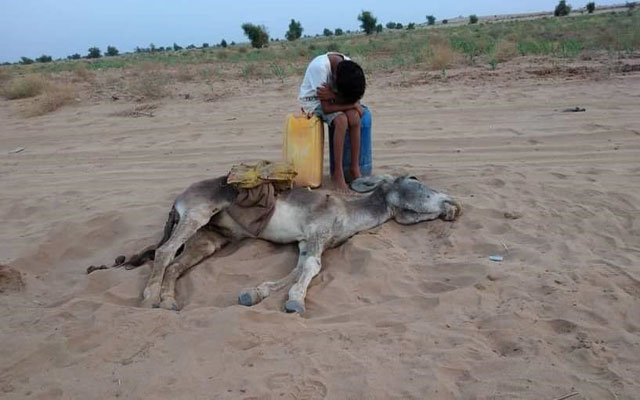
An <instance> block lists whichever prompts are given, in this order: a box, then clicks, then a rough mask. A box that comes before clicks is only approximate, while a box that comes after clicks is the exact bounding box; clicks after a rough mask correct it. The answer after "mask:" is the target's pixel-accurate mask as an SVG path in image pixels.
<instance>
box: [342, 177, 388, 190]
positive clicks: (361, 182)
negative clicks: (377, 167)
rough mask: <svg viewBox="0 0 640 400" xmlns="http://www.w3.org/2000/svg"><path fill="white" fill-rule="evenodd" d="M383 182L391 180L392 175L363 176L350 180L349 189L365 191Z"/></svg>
mask: <svg viewBox="0 0 640 400" xmlns="http://www.w3.org/2000/svg"><path fill="white" fill-rule="evenodd" d="M384 182H393V177H392V176H391V175H376V176H363V177H362V178H358V179H356V180H354V181H353V182H351V189H352V190H354V191H356V192H358V193H367V192H371V191H373V190H374V189H375V188H377V187H378V186H380V185H382V184H383V183H384Z"/></svg>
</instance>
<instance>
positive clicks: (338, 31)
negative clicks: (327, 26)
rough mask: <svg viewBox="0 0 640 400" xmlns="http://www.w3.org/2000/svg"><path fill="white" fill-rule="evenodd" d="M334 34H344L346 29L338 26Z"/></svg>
mask: <svg viewBox="0 0 640 400" xmlns="http://www.w3.org/2000/svg"><path fill="white" fill-rule="evenodd" d="M334 34H335V35H336V36H342V35H344V31H343V30H342V29H340V28H336V30H335V32H334Z"/></svg>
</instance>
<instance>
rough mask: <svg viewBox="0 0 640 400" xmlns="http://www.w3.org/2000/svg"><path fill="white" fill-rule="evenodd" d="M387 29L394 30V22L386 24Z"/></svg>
mask: <svg viewBox="0 0 640 400" xmlns="http://www.w3.org/2000/svg"><path fill="white" fill-rule="evenodd" d="M387 29H396V23H395V22H387Z"/></svg>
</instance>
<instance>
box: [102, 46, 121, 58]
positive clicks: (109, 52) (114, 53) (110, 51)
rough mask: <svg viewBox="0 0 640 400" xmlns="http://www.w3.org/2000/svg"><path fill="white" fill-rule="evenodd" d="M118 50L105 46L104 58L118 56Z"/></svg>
mask: <svg viewBox="0 0 640 400" xmlns="http://www.w3.org/2000/svg"><path fill="white" fill-rule="evenodd" d="M118 53H119V52H118V49H116V48H115V46H107V52H106V53H104V55H105V56H109V57H113V56H117V55H118Z"/></svg>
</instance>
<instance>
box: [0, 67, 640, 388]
mask: <svg viewBox="0 0 640 400" xmlns="http://www.w3.org/2000/svg"><path fill="white" fill-rule="evenodd" d="M636 61H637V60H636ZM531 65H532V64H527V63H524V64H523V65H520V66H516V68H520V69H519V70H516V71H515V72H514V71H511V72H509V71H506V70H505V71H502V70H498V71H493V72H492V71H487V70H483V69H479V68H476V69H475V70H474V71H475V72H474V71H471V72H468V71H467V72H465V71H461V72H459V73H455V72H452V73H451V74H450V78H449V80H447V81H445V82H443V81H441V80H438V79H437V78H435V77H434V75H433V74H431V75H425V74H424V73H420V72H413V73H399V72H398V73H393V74H390V75H380V76H376V77H374V79H373V80H372V83H371V85H370V88H369V90H368V93H367V96H366V102H367V103H368V104H369V105H370V106H371V108H372V110H373V113H374V114H373V118H374V119H373V126H374V138H375V140H374V162H375V171H376V172H378V173H411V174H415V175H417V176H419V177H420V178H421V179H422V180H424V181H425V182H427V183H428V184H430V185H431V186H432V187H434V188H437V189H439V190H441V191H444V192H446V193H449V194H452V195H455V196H458V197H459V198H460V199H461V200H462V201H463V202H464V204H465V214H464V215H463V216H462V217H461V219H459V220H458V221H456V222H454V223H448V222H443V221H434V222H430V223H423V224H419V225H414V226H401V225H398V224H397V223H395V222H389V223H387V224H385V225H383V226H381V227H379V228H377V229H374V230H373V231H369V232H364V233H361V234H359V235H357V236H355V237H354V238H352V239H351V240H350V241H349V242H348V243H346V244H345V245H343V246H341V247H339V248H337V249H334V250H330V251H327V252H326V253H325V255H324V257H323V265H324V268H323V270H322V272H321V273H320V274H319V275H318V276H317V277H316V279H315V280H314V281H313V282H312V284H311V287H310V289H309V292H308V296H307V314H306V316H305V317H304V318H301V317H299V316H296V315H288V314H285V313H283V312H282V306H283V301H284V299H285V295H286V291H283V292H282V293H279V294H277V295H274V296H272V297H271V298H269V299H267V300H265V301H264V302H263V303H261V304H259V305H257V306H255V307H253V308H246V307H242V306H239V305H236V296H237V294H238V292H239V290H240V289H241V288H243V287H246V286H253V285H256V284H258V283H260V282H262V281H265V280H268V279H273V278H278V277H280V276H283V275H285V274H286V272H287V271H288V270H289V269H290V268H292V267H293V265H294V264H295V260H296V257H297V256H296V248H295V247H294V246H293V245H289V246H276V245H272V244H270V243H266V242H261V241H253V240H247V241H245V242H243V243H241V244H240V245H234V246H231V247H227V248H225V249H224V250H223V251H221V252H220V253H219V254H216V255H215V256H214V257H212V258H210V259H208V260H206V261H204V262H203V263H202V264H200V265H199V266H198V267H197V268H195V269H193V270H192V271H191V272H189V273H188V274H186V275H185V276H184V277H183V278H182V279H181V280H180V281H179V284H178V293H179V295H178V301H179V303H180V304H181V305H182V306H183V309H182V311H180V312H170V311H165V310H157V309H143V308H140V307H138V304H139V296H140V293H141V290H142V287H143V285H144V282H145V279H146V277H147V275H148V273H149V267H148V266H146V267H142V268H139V269H137V270H134V271H125V270H120V269H114V270H107V271H98V272H95V273H94V274H91V275H89V276H88V275H86V274H85V268H86V267H87V266H89V265H91V264H96V265H99V264H109V263H110V262H112V260H113V258H114V257H115V256H117V255H119V254H130V253H131V252H133V251H135V250H138V249H140V248H142V247H143V246H145V245H147V244H150V243H152V242H154V241H156V240H157V239H158V238H159V237H160V236H161V229H162V226H163V224H164V221H165V218H166V214H167V212H168V210H169V207H170V205H171V202H172V200H173V198H174V196H175V195H176V194H177V193H179V192H180V191H181V190H182V189H184V188H185V187H186V186H187V185H188V184H190V183H191V182H194V181H196V180H199V179H202V178H207V177H214V176H218V175H221V174H223V173H225V172H226V171H227V169H228V168H229V167H230V166H231V165H232V164H233V163H237V162H239V161H250V160H255V159H260V158H265V159H274V160H275V159H278V158H279V157H280V145H281V137H282V128H283V124H284V117H285V115H286V113H288V112H290V111H294V110H295V109H296V101H295V93H296V86H297V84H298V82H297V79H295V78H291V79H288V80H286V81H285V82H283V83H281V82H264V83H262V82H259V81H256V82H251V83H243V82H227V83H224V86H225V87H226V88H227V89H228V88H232V89H231V90H229V91H228V93H229V95H228V96H226V97H224V98H220V99H217V101H213V102H205V101H203V100H202V99H200V97H198V96H195V95H194V96H190V99H184V98H183V96H182V97H180V96H175V97H173V98H171V99H165V100H163V101H160V102H158V103H157V105H158V108H157V109H156V110H155V111H154V117H146V116H142V117H140V118H132V117H118V116H113V115H112V114H113V113H116V112H121V111H123V110H127V109H132V108H133V107H134V106H135V104H133V103H126V104H123V103H122V100H119V101H115V102H111V101H109V100H95V101H91V102H84V103H83V104H80V105H77V106H71V107H67V108H64V109H62V110H59V111H57V112H55V113H53V114H50V115H46V116H42V117H37V118H30V119H25V118H23V117H21V116H20V115H19V114H18V112H17V110H18V109H19V108H20V102H8V101H0V120H1V121H2V123H1V125H2V126H0V132H1V133H0V193H1V196H0V218H1V220H2V229H1V230H0V264H5V265H8V266H10V267H11V268H12V269H13V270H16V271H19V272H20V273H21V274H22V280H23V281H24V287H22V286H21V285H20V284H19V278H16V276H15V275H10V273H9V272H7V271H8V270H6V269H3V270H0V273H2V274H3V275H2V276H1V277H2V280H0V282H1V283H2V286H1V287H0V289H1V291H2V293H0V343H2V345H1V346H0V360H1V362H0V397H1V398H3V399H4V398H6V399H25V398H26V399H107V398H123V399H321V398H327V399H476V398H477V399H516V398H518V399H520V398H522V399H556V398H560V397H562V396H564V395H568V394H572V393H575V395H574V396H573V397H571V398H572V399H614V398H616V399H632V398H638V397H637V396H638V393H640V218H639V217H640V215H639V212H640V211H639V206H638V204H640V178H639V176H640V112H638V110H640V73H638V72H630V73H627V74H622V73H616V74H613V75H608V76H607V77H606V78H604V79H603V78H602V77H597V78H598V79H596V78H594V77H593V76H588V75H580V74H577V75H575V74H573V73H572V72H571V71H569V72H568V73H566V74H562V73H558V74H555V73H553V71H552V72H549V73H548V74H547V73H545V72H544V69H543V70H539V69H536V70H535V71H538V72H536V73H528V72H527V69H528V68H529V69H530V68H531ZM501 68H506V67H502V66H501ZM536 68H537V67H536ZM535 71H534V72H535ZM539 71H542V72H539ZM573 72H576V71H573ZM572 74H573V75H572ZM436 76H437V74H436ZM234 85H235V89H234V88H233V87H234ZM241 87H242V88H241ZM197 90H198V88H197V85H196V84H185V85H184V88H181V89H180V91H181V93H185V92H190V91H192V92H193V93H196V92H197ZM575 106H581V107H585V108H586V110H587V111H586V112H584V113H564V112H562V111H561V110H562V109H564V108H568V107H575ZM17 147H24V148H25V150H24V151H22V152H20V153H17V154H8V151H9V150H12V149H15V148H17ZM327 166H328V163H325V168H327ZM492 254H501V255H503V256H504V261H503V262H501V263H497V262H491V261H489V259H488V257H489V256H490V255H492Z"/></svg>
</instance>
